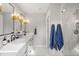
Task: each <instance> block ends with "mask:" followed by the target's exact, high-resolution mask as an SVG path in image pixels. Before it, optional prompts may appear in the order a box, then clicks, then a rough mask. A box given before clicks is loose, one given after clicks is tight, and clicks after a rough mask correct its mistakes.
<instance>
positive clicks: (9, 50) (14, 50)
mask: <svg viewBox="0 0 79 59" xmlns="http://www.w3.org/2000/svg"><path fill="white" fill-rule="evenodd" d="M32 40H33V33H27V34H26V36H23V37H22V38H19V39H16V40H14V41H13V42H10V43H8V44H7V45H5V46H3V47H2V48H1V49H0V56H25V55H27V54H28V51H27V50H28V43H29V42H30V41H32Z"/></svg>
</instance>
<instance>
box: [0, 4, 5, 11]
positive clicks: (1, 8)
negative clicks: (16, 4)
mask: <svg viewBox="0 0 79 59" xmlns="http://www.w3.org/2000/svg"><path fill="white" fill-rule="evenodd" d="M3 11H4V6H3V4H2V3H0V12H3Z"/></svg>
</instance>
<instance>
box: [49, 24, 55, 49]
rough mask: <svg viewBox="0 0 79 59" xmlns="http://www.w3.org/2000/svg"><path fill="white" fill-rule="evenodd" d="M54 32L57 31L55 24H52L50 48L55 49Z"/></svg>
mask: <svg viewBox="0 0 79 59" xmlns="http://www.w3.org/2000/svg"><path fill="white" fill-rule="evenodd" d="M54 33H55V25H54V24H52V26H51V32H50V48H51V49H53V45H54Z"/></svg>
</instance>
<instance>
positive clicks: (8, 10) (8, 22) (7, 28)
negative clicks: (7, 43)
mask: <svg viewBox="0 0 79 59" xmlns="http://www.w3.org/2000/svg"><path fill="white" fill-rule="evenodd" d="M3 7H4V12H3V32H4V34H7V33H11V32H12V31H13V20H12V19H11V14H12V13H13V7H12V6H11V5H10V4H8V3H4V4H3Z"/></svg>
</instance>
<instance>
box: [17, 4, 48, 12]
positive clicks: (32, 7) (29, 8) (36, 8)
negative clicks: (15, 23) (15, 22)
mask: <svg viewBox="0 0 79 59" xmlns="http://www.w3.org/2000/svg"><path fill="white" fill-rule="evenodd" d="M16 5H17V6H18V7H20V9H21V10H22V11H23V12H24V13H46V11H47V9H48V6H49V3H17V4H16Z"/></svg>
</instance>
